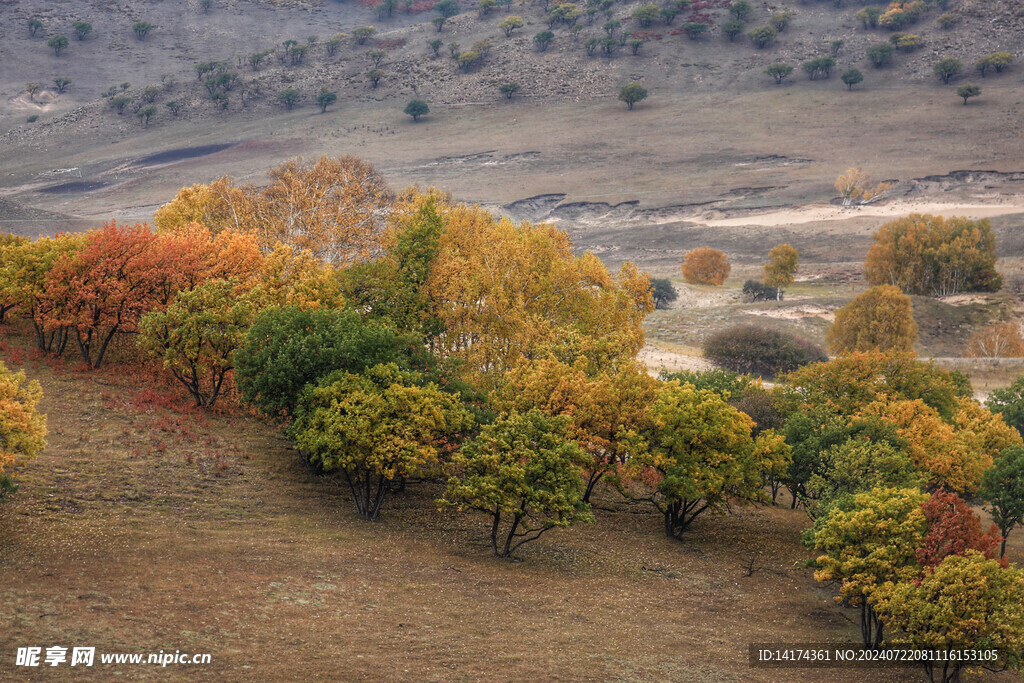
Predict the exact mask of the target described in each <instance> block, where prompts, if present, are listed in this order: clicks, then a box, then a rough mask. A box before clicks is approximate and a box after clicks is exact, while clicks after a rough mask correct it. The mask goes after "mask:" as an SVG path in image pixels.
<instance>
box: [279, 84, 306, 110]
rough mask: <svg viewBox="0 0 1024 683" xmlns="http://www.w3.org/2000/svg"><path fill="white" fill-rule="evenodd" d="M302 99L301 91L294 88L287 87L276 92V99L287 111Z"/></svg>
mask: <svg viewBox="0 0 1024 683" xmlns="http://www.w3.org/2000/svg"><path fill="white" fill-rule="evenodd" d="M301 99H302V93H301V92H299V91H298V90H296V89H295V88H287V89H285V90H282V91H281V92H279V93H278V94H277V100H278V101H279V102H280V103H281V104H283V105H284V106H285V107H286V108H287V109H288V110H289V111H291V109H292V107H294V106H295V104H296V103H297V102H298V101H299V100H301Z"/></svg>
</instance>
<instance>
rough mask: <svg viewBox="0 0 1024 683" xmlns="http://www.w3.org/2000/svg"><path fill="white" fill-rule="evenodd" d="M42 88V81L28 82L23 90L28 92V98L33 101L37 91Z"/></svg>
mask: <svg viewBox="0 0 1024 683" xmlns="http://www.w3.org/2000/svg"><path fill="white" fill-rule="evenodd" d="M42 89H43V84H42V83H28V84H27V85H26V86H25V92H27V93H28V98H29V99H30V100H33V101H34V100H35V99H36V93H38V92H39V91H40V90H42Z"/></svg>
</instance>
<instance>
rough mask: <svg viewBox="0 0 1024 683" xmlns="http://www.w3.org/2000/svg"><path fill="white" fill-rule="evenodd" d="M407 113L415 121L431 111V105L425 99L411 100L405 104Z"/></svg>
mask: <svg viewBox="0 0 1024 683" xmlns="http://www.w3.org/2000/svg"><path fill="white" fill-rule="evenodd" d="M403 111H404V112H405V113H406V114H408V115H409V116H411V117H412V120H413V122H414V123H415V122H416V121H419V119H420V117H421V116H426V115H427V114H429V113H430V107H428V106H427V103H426V102H424V101H423V100H409V104H407V105H405V109H404V110H403Z"/></svg>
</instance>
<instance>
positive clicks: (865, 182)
mask: <svg viewBox="0 0 1024 683" xmlns="http://www.w3.org/2000/svg"><path fill="white" fill-rule="evenodd" d="M857 73H860V72H859V71H858V72H857ZM845 75H846V74H844V76H845ZM861 80H863V79H861ZM843 82H844V83H845V82H846V80H845V78H844V80H843ZM856 82H857V83H859V82H860V81H856ZM891 187H892V185H890V184H888V183H878V184H877V185H876V184H875V183H874V182H873V181H872V180H871V176H869V175H868V174H867V173H865V172H864V171H863V170H861V169H860V168H856V167H855V168H849V169H847V170H846V172H845V173H843V174H841V175H840V176H839V177H838V178H836V182H835V188H836V190H837V191H838V192H839V196H840V197H842V199H843V206H850V205H852V204H853V203H854V202H857V203H859V204H867V203H869V202H871V201H872V200H874V199H877V198H878V197H880V196H882V194H883V193H884V192H885V191H886V190H888V189H890V188H891Z"/></svg>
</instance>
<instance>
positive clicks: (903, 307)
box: [828, 285, 917, 354]
mask: <svg viewBox="0 0 1024 683" xmlns="http://www.w3.org/2000/svg"><path fill="white" fill-rule="evenodd" d="M916 341H917V323H916V322H914V315H913V310H912V306H911V303H910V297H908V296H906V295H905V294H903V292H901V291H900V289H899V287H894V286H892V285H881V286H878V287H872V288H871V289H869V290H867V291H866V292H862V293H861V294H859V295H857V297H856V298H854V300H853V301H851V302H850V303H848V304H847V305H846V306H843V307H842V308H840V309H839V310H838V311H836V318H835V322H834V323H833V324H832V326H831V327H829V329H828V348H829V351H830V352H831V353H834V354H842V353H849V352H851V351H869V350H871V349H879V350H881V351H889V350H896V351H912V350H913V346H914V343H915V342H916Z"/></svg>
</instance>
